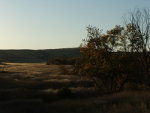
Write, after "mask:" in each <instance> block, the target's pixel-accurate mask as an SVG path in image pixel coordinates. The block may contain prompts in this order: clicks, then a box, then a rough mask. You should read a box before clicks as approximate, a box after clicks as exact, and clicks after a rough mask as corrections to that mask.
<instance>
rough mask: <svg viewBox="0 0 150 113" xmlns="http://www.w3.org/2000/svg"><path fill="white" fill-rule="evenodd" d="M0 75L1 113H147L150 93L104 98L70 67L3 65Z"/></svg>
mask: <svg viewBox="0 0 150 113" xmlns="http://www.w3.org/2000/svg"><path fill="white" fill-rule="evenodd" d="M1 66H2V67H3V66H5V69H4V72H3V73H1V74H0V112H1V113H20V112H21V113H41V112H42V113H49V112H52V113H126V112H129V113H133V111H134V113H149V112H150V109H149V108H150V103H149V101H150V91H148V90H135V91H134V90H133V89H132V88H135V87H134V85H132V86H131V85H128V86H126V87H128V88H129V86H130V88H131V90H126V91H123V92H119V93H113V94H103V92H102V91H99V90H97V89H95V87H94V84H93V81H91V80H90V79H88V78H83V77H82V78H81V77H80V76H77V75H74V74H73V72H72V69H73V68H72V66H71V65H46V64H45V63H5V65H1Z"/></svg>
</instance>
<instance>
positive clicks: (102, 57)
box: [78, 9, 150, 92]
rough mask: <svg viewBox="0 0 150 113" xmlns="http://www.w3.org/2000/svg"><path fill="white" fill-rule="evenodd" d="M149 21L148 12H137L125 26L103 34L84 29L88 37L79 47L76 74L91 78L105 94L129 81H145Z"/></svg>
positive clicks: (97, 30) (95, 30) (96, 30)
mask: <svg viewBox="0 0 150 113" xmlns="http://www.w3.org/2000/svg"><path fill="white" fill-rule="evenodd" d="M149 19H150V16H149V13H148V10H145V9H144V10H142V11H141V10H136V11H135V12H133V13H130V15H129V22H128V21H127V22H128V23H127V24H126V26H125V27H121V26H119V25H117V26H115V28H113V29H111V30H109V31H107V33H106V34H102V33H101V30H99V29H98V28H96V27H92V26H89V27H87V31H88V35H87V36H88V38H87V39H85V40H84V41H83V42H84V43H83V44H81V47H80V50H81V59H80V61H82V62H80V68H78V72H79V74H80V75H82V76H83V75H85V76H90V77H92V79H93V80H94V81H95V84H96V85H97V86H98V87H99V88H103V90H104V91H106V92H112V91H118V90H120V89H121V88H122V86H123V85H124V83H125V82H126V81H128V80H129V79H131V78H132V79H133V78H134V79H136V78H138V79H139V80H142V78H144V79H145V80H146V79H148V77H149V67H150V66H149V54H148V52H149V32H150V31H149V30H150V28H149V27H150V21H149ZM141 77H142V78H141ZM135 81H136V82H137V81H138V80H137V79H136V80H135Z"/></svg>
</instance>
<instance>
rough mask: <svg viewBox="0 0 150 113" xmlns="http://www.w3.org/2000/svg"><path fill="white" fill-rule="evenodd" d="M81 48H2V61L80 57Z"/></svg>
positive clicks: (0, 59)
mask: <svg viewBox="0 0 150 113" xmlns="http://www.w3.org/2000/svg"><path fill="white" fill-rule="evenodd" d="M79 54H80V52H79V48H62V49H44V50H0V61H1V62H46V61H47V60H48V59H53V58H58V57H78V56H79Z"/></svg>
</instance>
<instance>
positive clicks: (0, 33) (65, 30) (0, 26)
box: [0, 0, 150, 49]
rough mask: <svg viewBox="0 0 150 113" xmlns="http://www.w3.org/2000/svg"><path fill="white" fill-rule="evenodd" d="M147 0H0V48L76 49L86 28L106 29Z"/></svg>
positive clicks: (148, 4) (149, 2)
mask: <svg viewBox="0 0 150 113" xmlns="http://www.w3.org/2000/svg"><path fill="white" fill-rule="evenodd" d="M149 7H150V0H0V49H53V48H68V47H78V46H79V45H80V43H81V42H82V39H84V38H86V35H87V32H86V27H87V26H88V25H92V26H96V27H98V28H100V29H103V30H104V31H105V30H108V29H111V28H113V27H114V26H115V25H117V24H122V23H123V22H122V16H123V15H125V14H126V13H127V12H129V11H132V10H134V9H135V8H149Z"/></svg>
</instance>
